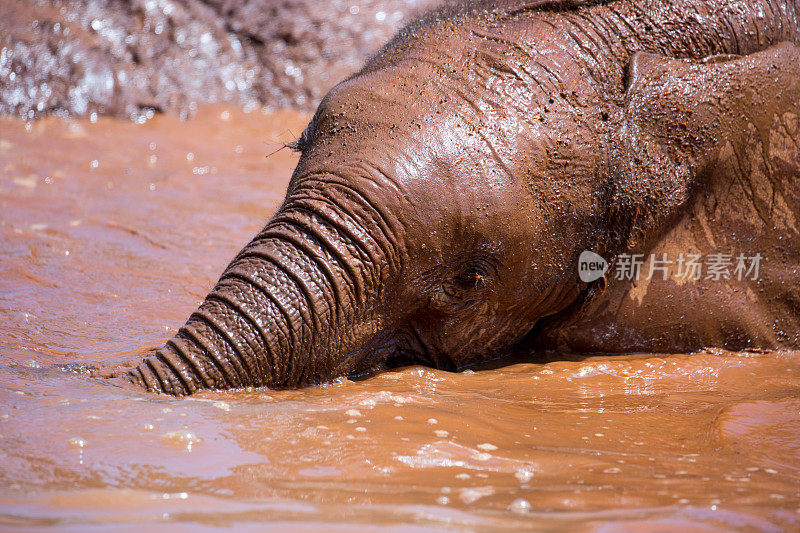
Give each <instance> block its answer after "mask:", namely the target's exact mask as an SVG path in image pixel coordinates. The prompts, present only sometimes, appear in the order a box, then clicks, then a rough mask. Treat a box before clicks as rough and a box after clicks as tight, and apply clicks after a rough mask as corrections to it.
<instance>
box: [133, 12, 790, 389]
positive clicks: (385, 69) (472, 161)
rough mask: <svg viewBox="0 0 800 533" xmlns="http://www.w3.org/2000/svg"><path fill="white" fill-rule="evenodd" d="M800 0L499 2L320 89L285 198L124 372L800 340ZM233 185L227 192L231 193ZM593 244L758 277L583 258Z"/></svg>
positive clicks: (298, 367)
mask: <svg viewBox="0 0 800 533" xmlns="http://www.w3.org/2000/svg"><path fill="white" fill-rule="evenodd" d="M798 14H800V3H798V2H793V1H776V0H772V1H768V0H761V1H755V2H754V1H748V2H744V1H735V0H724V1H723V0H713V1H708V2H698V1H680V0H679V1H653V2H641V1H640V2H632V1H627V0H615V1H607V2H602V1H600V2H597V1H595V2H580V1H577V2H541V1H540V2H522V1H511V0H509V1H505V2H477V3H472V4H467V5H466V6H462V7H460V8H448V9H444V10H441V11H436V12H432V13H430V14H428V15H427V16H425V17H423V18H422V19H420V20H419V21H417V22H414V23H412V24H411V25H409V26H408V27H406V28H405V29H404V30H402V31H401V32H400V33H399V34H398V35H397V36H396V37H395V38H394V39H393V40H392V41H391V42H389V43H388V44H387V45H386V46H385V47H384V48H383V49H382V50H381V51H380V52H378V54H376V55H375V56H374V57H373V58H372V59H370V60H369V61H368V62H367V64H366V65H365V66H364V67H363V68H362V69H361V70H360V71H359V72H358V73H356V74H355V75H353V76H351V77H350V78H348V79H346V80H344V81H343V82H341V83H340V84H339V85H337V86H336V87H334V88H333V89H332V90H331V91H330V92H329V93H328V94H327V96H326V97H325V98H324V99H323V101H322V102H321V104H320V105H319V108H318V109H317V111H316V114H315V115H314V118H313V120H312V121H311V123H310V124H309V126H308V128H307V129H306V130H305V132H303V134H302V135H301V137H300V138H299V139H298V140H297V142H295V143H293V145H292V147H293V148H295V149H296V150H298V151H299V152H300V153H301V157H300V161H299V163H298V165H297V168H296V169H295V171H294V174H293V176H292V179H291V182H290V184H289V187H288V190H287V192H286V197H285V200H284V202H283V204H282V206H281V208H280V209H279V210H278V212H277V213H276V214H275V215H274V216H273V217H272V219H271V220H270V221H269V222H268V223H267V225H266V226H265V227H264V229H263V230H262V231H261V232H260V233H258V235H256V237H255V238H254V239H253V240H252V242H250V243H249V244H248V245H246V246H245V247H244V249H242V251H241V252H239V254H238V255H237V256H236V257H235V258H234V260H233V261H232V262H231V263H230V265H229V266H228V267H227V268H226V270H225V271H224V272H223V274H222V276H221V278H220V280H219V282H218V283H217V285H216V286H215V287H214V288H213V289H212V291H211V292H210V293H209V294H208V296H207V298H206V299H205V301H204V302H203V303H202V304H201V305H200V307H199V308H198V310H197V311H195V312H194V313H193V314H192V315H191V317H190V318H189V319H188V321H187V323H186V324H185V325H184V326H183V327H182V328H181V329H180V330H179V332H178V334H177V335H176V336H175V337H174V338H173V339H171V340H170V341H168V342H167V344H166V345H165V346H164V347H163V348H161V349H160V350H158V351H157V352H156V353H154V354H152V355H150V356H148V357H147V358H146V359H145V360H144V361H143V362H142V363H141V364H139V365H138V366H136V367H135V368H133V369H132V370H130V371H128V373H127V374H126V378H127V379H128V380H130V381H132V382H134V383H136V384H139V385H141V386H143V387H146V388H147V389H148V390H152V391H156V392H165V393H169V394H175V395H183V394H190V393H193V392H195V391H197V390H201V389H209V388H240V387H247V386H267V387H271V388H285V387H297V386H302V385H306V384H311V383H318V382H323V381H326V380H330V379H333V378H336V377H338V376H342V375H353V374H358V373H363V372H367V371H370V370H373V369H375V368H379V367H380V366H381V365H384V364H387V363H389V364H396V363H399V362H409V361H413V362H420V363H424V364H428V365H432V366H435V367H438V368H443V369H457V368H462V367H464V366H467V365H470V364H474V363H476V362H480V361H485V360H488V359H491V358H494V357H498V356H500V355H502V354H504V353H507V352H508V351H509V350H510V349H512V348H514V347H515V346H518V345H519V343H520V342H521V341H524V343H525V345H526V346H528V347H531V348H533V349H536V350H567V351H590V352H628V351H634V350H641V351H650V352H663V351H691V350H697V349H699V348H702V347H704V346H706V347H707V346H718V347H723V348H729V349H747V348H783V347H798V346H800V337H799V335H800V334H799V333H798V332H800V324H798V319H800V301H798V295H797V290H796V287H797V282H798V279H797V278H798V269H797V267H798V265H800V258H799V257H798V251H799V250H800V246H798V233H797V225H798V215H800V198H798V194H799V193H800V187H798V183H797V179H798V176H799V175H800V173H798V166H799V165H800V149H799V148H798V143H799V142H800V130H798V128H800V123H799V122H798V102H800V67H799V66H798V65H800V49H798V48H797V47H796V44H797V43H798V40H799V39H800V37H799V36H800V23H798V20H797V16H798ZM221 193H222V194H224V192H221ZM585 250H589V251H592V252H594V253H597V254H599V255H600V256H602V257H604V258H605V259H606V260H608V261H609V262H610V264H611V265H612V266H614V265H618V264H619V263H620V261H621V259H622V258H623V257H626V256H629V255H631V254H642V255H643V256H649V255H650V254H651V253H652V254H656V255H657V256H659V257H660V256H661V254H667V253H668V254H669V255H671V256H677V255H678V254H680V253H687V254H689V253H692V254H712V253H725V254H730V255H731V256H733V257H736V256H738V255H744V254H748V255H749V256H752V255H753V254H756V253H758V254H760V256H762V257H763V261H762V263H763V264H762V268H761V271H760V273H759V276H758V278H757V279H750V278H746V279H738V278H737V277H735V276H729V277H727V278H725V277H723V278H721V279H706V278H705V277H703V278H701V279H697V280H690V281H686V280H677V279H675V278H674V277H667V276H664V278H663V279H662V278H661V277H658V276H656V277H652V278H650V279H646V280H643V279H625V278H623V279H617V277H616V276H614V269H613V268H612V269H609V271H608V272H607V273H606V275H605V276H604V277H602V278H600V279H598V280H595V281H592V282H590V283H584V282H582V281H581V279H580V278H579V276H578V269H577V263H578V257H579V255H580V254H581V252H583V251H585Z"/></svg>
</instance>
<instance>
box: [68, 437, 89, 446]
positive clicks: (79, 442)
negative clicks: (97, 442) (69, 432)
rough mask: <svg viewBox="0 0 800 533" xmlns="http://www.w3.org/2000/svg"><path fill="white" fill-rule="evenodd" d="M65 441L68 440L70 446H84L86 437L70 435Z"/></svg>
mask: <svg viewBox="0 0 800 533" xmlns="http://www.w3.org/2000/svg"><path fill="white" fill-rule="evenodd" d="M67 442H69V445H70V447H71V448H76V449H80V448H85V447H86V444H87V442H86V439H82V438H81V437H72V438H71V439H69V441H67Z"/></svg>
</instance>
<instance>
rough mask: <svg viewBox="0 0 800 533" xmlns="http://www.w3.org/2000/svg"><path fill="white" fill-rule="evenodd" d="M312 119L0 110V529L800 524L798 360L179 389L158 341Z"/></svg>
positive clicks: (275, 193) (750, 356)
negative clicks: (68, 116)
mask: <svg viewBox="0 0 800 533" xmlns="http://www.w3.org/2000/svg"><path fill="white" fill-rule="evenodd" d="M306 120H307V117H305V116H302V115H298V114H293V113H279V114H273V115H269V116H265V115H262V114H261V113H251V114H244V113H241V112H239V111H234V110H230V109H224V108H213V109H212V108H209V109H205V110H201V112H200V113H199V116H198V117H197V118H196V119H194V120H191V121H189V122H180V121H178V120H177V119H174V118H170V117H161V116H159V117H156V118H155V119H153V120H151V121H149V122H147V123H146V124H143V125H136V124H132V123H129V122H119V121H115V120H112V119H105V118H100V119H99V120H98V121H97V123H90V122H65V121H61V120H55V119H46V120H42V121H39V122H36V123H32V124H30V125H26V124H25V123H22V122H19V121H13V120H2V121H0V169H2V174H0V210H1V211H0V212H1V213H2V215H1V216H0V254H2V259H1V260H0V269H1V270H0V271H1V272H2V276H0V331H2V332H3V336H2V337H0V357H2V366H1V367H0V525H2V526H4V527H8V526H39V527H47V526H55V527H58V528H59V529H75V530H83V529H85V528H86V527H87V526H88V525H91V526H92V527H94V528H95V529H109V530H111V529H115V530H116V529H117V528H119V527H120V526H124V527H127V528H128V529H133V528H134V527H136V528H140V527H141V524H142V523H153V524H164V523H181V524H184V525H187V526H190V527H192V528H193V529H194V528H198V529H199V528H201V527H202V528H204V529H215V528H219V527H229V526H232V525H235V526H237V527H240V528H248V529H263V528H264V527H265V526H269V527H271V528H274V529H276V530H284V529H285V530H292V531H295V532H296V531H314V530H319V529H320V528H322V529H325V530H336V529H340V530H347V531H352V530H373V529H376V528H377V527H383V528H386V527H391V526H394V527H397V528H401V527H402V528H403V530H418V531H425V530H442V529H445V530H447V529H452V530H456V529H458V530H462V529H469V530H492V531H504V530H509V531H510V530H518V529H525V530H531V529H533V530H552V529H570V530H576V531H604V532H607V531H630V530H640V531H653V530H657V529H671V530H682V531H727V530H731V529H744V530H765V531H773V530H775V531H777V530H788V529H797V528H798V527H800V493H799V492H798V486H800V446H799V445H798V442H800V414H798V413H800V400H798V398H800V353H797V352H787V353H730V352H724V351H709V352H705V353H699V354H693V355H681V354H678V355H671V356H652V355H631V356H625V357H595V358H587V359H583V360H564V361H556V362H550V363H547V364H533V363H523V364H514V365H510V366H505V367H501V368H494V369H484V370H477V371H467V372H463V373H459V374H453V373H447V372H439V371H434V370H430V369H425V368H420V367H412V368H406V369H401V370H397V371H393V372H387V373H384V374H381V375H378V376H375V377H372V378H369V379H366V380H361V381H348V380H345V381H342V382H340V383H335V384H331V385H327V386H323V387H318V388H311V389H305V390H302V391H283V392H274V391H269V390H252V391H240V392H226V393H204V394H200V395H197V396H195V397H192V398H189V399H183V400H176V399H172V398H162V397H158V396H152V395H148V394H144V393H141V394H140V393H136V392H133V391H129V390H121V389H118V388H115V387H113V386H110V385H109V384H108V383H105V382H103V381H102V380H99V379H93V378H90V377H88V376H87V375H85V374H80V373H77V372H65V371H62V370H60V369H58V367H56V366H54V365H61V364H66V363H69V364H70V365H72V368H73V369H77V370H79V369H80V368H81V365H92V364H97V363H107V364H116V363H120V362H123V361H126V360H129V359H131V358H132V357H133V356H134V355H135V354H136V353H138V352H139V351H141V350H142V349H143V348H148V347H155V346H158V345H160V344H161V343H162V342H163V341H164V340H165V339H166V338H168V337H170V336H171V335H172V334H173V333H174V329H173V328H175V327H177V326H179V325H180V324H182V323H183V320H184V319H185V318H186V316H187V315H188V313H190V312H191V311H192V310H193V309H194V308H195V307H196V305H197V304H198V302H199V301H200V300H201V299H202V298H203V296H204V295H205V294H206V292H207V291H208V289H209V287H210V286H211V284H212V283H213V282H214V281H215V280H216V278H217V276H218V275H219V273H220V271H221V270H222V268H223V267H224V266H225V264H226V262H227V260H228V259H230V258H231V257H232V256H233V254H234V253H235V252H236V251H237V250H238V249H239V248H240V247H241V246H242V245H243V244H244V243H245V242H247V240H248V239H249V238H250V237H251V236H252V235H253V233H254V232H255V231H257V229H259V228H260V227H261V226H262V224H263V222H264V220H265V219H266V218H267V217H268V216H269V214H270V213H271V212H272V211H273V210H275V209H276V208H277V206H278V204H279V203H280V201H281V200H282V197H283V192H284V189H285V186H286V182H287V180H288V178H289V175H290V172H291V169H292V167H293V165H294V163H295V161H296V159H295V156H294V155H293V154H291V153H290V152H289V151H288V150H281V151H279V152H277V153H275V154H274V155H272V156H270V157H269V158H266V159H265V155H266V154H268V153H269V152H272V151H273V150H275V149H277V148H279V147H280V146H281V143H283V142H287V141H290V140H292V138H293V136H294V135H296V134H297V133H298V132H299V131H300V130H301V129H302V127H303V126H304V123H305V121H306Z"/></svg>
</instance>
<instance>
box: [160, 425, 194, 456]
mask: <svg viewBox="0 0 800 533" xmlns="http://www.w3.org/2000/svg"><path fill="white" fill-rule="evenodd" d="M161 440H162V441H163V442H164V444H168V445H171V446H175V447H177V448H183V449H185V450H186V451H189V452H190V451H192V448H193V447H194V446H195V445H196V444H198V443H200V442H202V441H203V439H201V438H200V437H198V436H197V435H195V434H194V433H192V432H191V431H189V430H188V429H181V430H178V431H169V432H167V433H164V434H163V435H162V436H161Z"/></svg>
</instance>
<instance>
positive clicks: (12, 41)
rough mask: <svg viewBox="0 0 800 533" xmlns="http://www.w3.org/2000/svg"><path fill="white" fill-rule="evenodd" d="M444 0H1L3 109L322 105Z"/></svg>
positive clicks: (131, 110) (117, 111)
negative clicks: (323, 99)
mask: <svg viewBox="0 0 800 533" xmlns="http://www.w3.org/2000/svg"><path fill="white" fill-rule="evenodd" d="M439 3H440V1H438V0H352V1H344V0H331V1H322V2H318V1H313V0H288V1H285V0H250V1H248V0H133V1H126V0H102V1H90V0H69V1H55V2H44V1H39V0H0V13H3V15H2V17H0V114H2V115H16V116H19V117H22V118H26V119H30V118H34V117H41V116H44V115H48V114H53V113H61V114H69V115H73V116H92V114H93V113H96V114H99V115H114V116H124V117H132V118H134V119H136V118H138V117H139V116H141V115H145V116H152V113H153V112H158V111H162V112H167V113H174V114H178V115H181V116H188V115H191V114H192V113H193V112H194V111H196V109H197V106H198V105H202V104H204V103H208V102H229V103H233V104H236V105H238V106H240V107H243V108H245V109H248V108H255V107H260V106H268V107H270V108H296V109H302V110H311V109H313V108H314V107H315V106H316V105H317V103H318V102H319V99H320V98H321V97H322V96H323V95H324V94H325V93H326V92H327V91H328V89H329V88H330V87H331V86H333V85H334V84H335V83H338V82H339V81H340V80H341V79H343V78H344V77H345V76H347V75H349V74H351V73H352V72H354V71H356V70H357V69H358V68H359V67H360V66H361V64H362V63H363V61H364V59H365V57H367V56H368V55H369V54H371V53H373V52H374V51H376V50H377V49H378V48H379V47H380V46H381V45H382V44H383V43H384V42H385V41H387V40H388V39H389V38H390V37H391V36H392V35H393V34H394V32H395V31H396V30H397V29H398V27H399V26H401V25H403V24H405V23H407V22H409V20H411V19H412V18H413V17H415V16H417V15H418V14H419V13H421V12H424V11H426V10H427V9H429V8H431V7H433V6H434V5H436V4H439Z"/></svg>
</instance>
